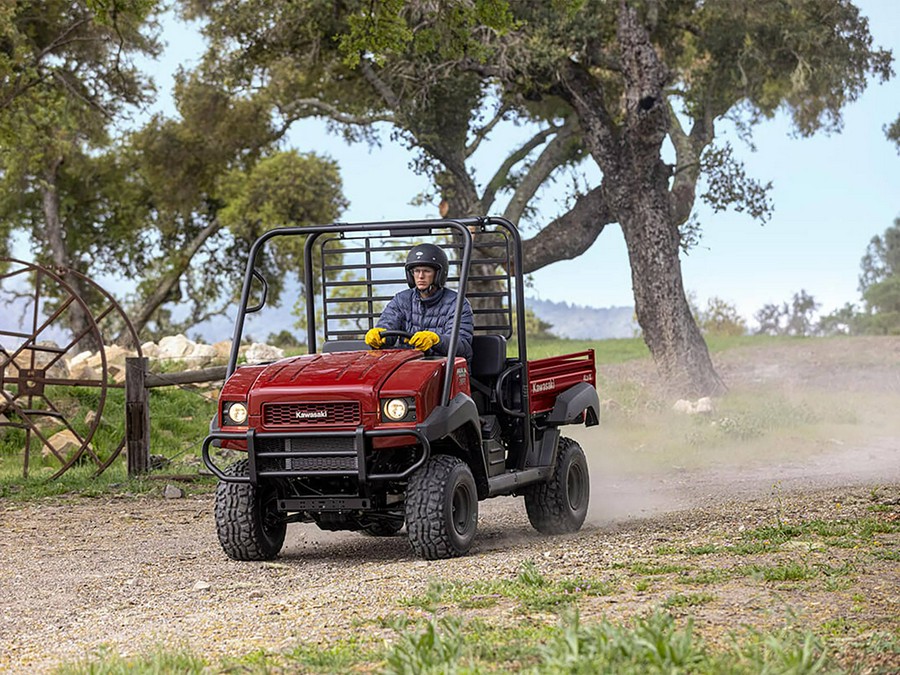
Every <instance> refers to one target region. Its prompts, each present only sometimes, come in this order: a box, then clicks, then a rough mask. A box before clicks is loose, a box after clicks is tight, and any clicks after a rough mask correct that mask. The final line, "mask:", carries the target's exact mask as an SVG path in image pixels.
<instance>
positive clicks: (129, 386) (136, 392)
mask: <svg viewBox="0 0 900 675" xmlns="http://www.w3.org/2000/svg"><path fill="white" fill-rule="evenodd" d="M148 363H149V360H148V359H147V358H146V357H140V358H139V357H136V356H135V357H129V358H126V359H125V448H126V453H127V456H128V475H129V476H138V475H141V474H145V473H147V472H148V471H149V470H150V404H149V401H148V396H147V387H146V386H145V378H146V375H147V366H148Z"/></svg>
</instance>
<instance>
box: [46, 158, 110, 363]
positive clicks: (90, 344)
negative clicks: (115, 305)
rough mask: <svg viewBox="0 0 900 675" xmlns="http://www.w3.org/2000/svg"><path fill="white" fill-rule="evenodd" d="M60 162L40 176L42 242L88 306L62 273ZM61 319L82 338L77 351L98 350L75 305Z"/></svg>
mask: <svg viewBox="0 0 900 675" xmlns="http://www.w3.org/2000/svg"><path fill="white" fill-rule="evenodd" d="M62 162H63V160H62V158H61V157H59V158H56V159H54V160H53V161H52V162H51V164H50V165H49V166H48V167H47V170H46V172H45V173H44V180H43V182H42V183H41V197H42V202H43V210H44V230H45V232H46V237H45V240H46V242H47V244H48V246H49V248H50V259H51V260H52V261H53V264H54V265H56V267H58V268H59V271H60V272H61V273H62V274H63V278H64V280H65V281H66V283H68V284H69V285H70V286H71V287H72V289H73V290H74V291H75V293H76V294H77V295H78V297H80V298H82V299H83V300H84V301H85V302H86V303H88V302H89V300H90V299H89V298H87V297H85V289H84V287H83V284H82V283H81V281H80V279H79V278H78V277H76V276H74V275H68V276H67V275H65V270H67V269H69V268H70V267H72V261H71V256H70V254H69V249H68V247H67V245H66V238H65V234H64V232H63V224H62V219H61V217H60V212H59V167H60V166H62ZM79 271H81V270H79ZM64 317H65V321H66V323H67V324H68V327H69V330H71V331H72V335H73V337H74V336H76V335H82V334H83V335H84V337H83V338H82V339H81V340H80V341H78V342H77V343H76V346H77V350H79V351H80V350H91V351H93V350H96V349H99V348H100V345H98V344H96V340H95V339H94V338H93V335H94V333H93V331H91V330H90V328H89V326H90V324H91V320H90V317H89V315H88V313H87V312H86V311H85V310H84V308H83V307H82V306H81V305H80V304H79V303H77V302H73V303H71V304H70V305H69V307H68V308H67V309H66V311H65V312H64Z"/></svg>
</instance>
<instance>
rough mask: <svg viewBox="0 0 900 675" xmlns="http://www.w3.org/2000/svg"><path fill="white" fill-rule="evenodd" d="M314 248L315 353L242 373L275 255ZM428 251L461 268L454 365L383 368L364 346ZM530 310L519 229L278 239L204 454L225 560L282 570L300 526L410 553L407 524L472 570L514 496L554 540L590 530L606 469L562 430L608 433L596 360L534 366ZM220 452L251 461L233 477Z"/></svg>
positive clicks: (252, 289) (312, 230)
mask: <svg viewBox="0 0 900 675" xmlns="http://www.w3.org/2000/svg"><path fill="white" fill-rule="evenodd" d="M298 238H305V243H304V244H303V250H304V258H303V263H304V269H303V286H304V289H305V293H306V323H307V346H308V351H309V353H308V354H304V355H301V356H292V357H288V358H284V359H281V360H278V361H275V362H274V363H267V364H257V365H238V356H239V346H240V344H241V339H242V336H243V333H244V328H245V321H246V320H247V319H248V315H250V314H253V313H254V312H257V311H259V310H260V309H261V308H262V307H263V306H265V304H266V295H267V289H268V287H269V285H268V283H267V281H266V279H265V276H264V274H263V272H262V268H263V266H264V262H265V260H266V259H267V258H266V257H267V256H269V255H273V252H272V250H267V249H266V246H267V245H269V246H270V247H273V248H275V250H276V251H277V250H279V249H278V246H279V245H281V246H283V247H284V248H283V249H281V250H287V247H288V246H290V245H294V247H295V248H296V244H297V242H298ZM301 241H302V239H301ZM422 241H431V242H433V243H437V244H438V245H440V246H441V247H442V248H443V249H444V250H445V251H447V252H449V258H450V275H449V281H450V282H451V284H450V285H451V286H452V285H453V284H455V285H456V288H457V290H458V292H459V297H458V299H457V303H456V309H455V318H454V330H453V333H452V336H451V338H450V341H449V344H448V352H447V353H448V356H437V357H431V356H425V355H423V353H422V352H420V351H416V350H412V349H381V350H369V349H368V347H367V346H366V344H365V342H364V341H363V339H362V338H363V336H364V335H365V333H366V331H367V330H368V329H369V328H371V327H372V326H374V324H375V322H376V321H377V320H378V317H379V315H380V313H381V311H382V310H383V308H384V305H385V304H386V303H387V301H389V300H390V299H391V297H393V294H394V293H395V292H396V291H397V290H400V289H402V288H406V287H407V282H406V277H405V273H404V261H405V258H406V253H407V252H408V251H409V249H410V248H412V246H414V245H415V244H417V243H420V242H422ZM454 272H455V274H454ZM463 296H465V297H467V298H468V299H469V301H470V303H471V305H472V307H473V313H474V317H475V337H474V339H473V342H472V348H473V356H472V359H471V362H470V363H468V364H467V363H466V360H465V359H463V358H461V357H456V356H455V355H456V353H457V345H458V337H459V332H458V329H459V316H460V312H461V311H462V309H463ZM251 297H252V298H255V300H253V301H252V302H253V303H254V304H252V306H251ZM524 307H525V298H524V285H523V280H522V243H521V239H520V237H519V232H518V230H517V229H516V227H515V226H514V225H513V224H512V223H510V222H509V221H507V220H505V219H503V218H467V219H460V220H434V221H404V222H391V223H364V224H339V223H338V224H332V225H322V226H314V227H302V228H300V227H288V228H281V229H276V230H272V231H270V232H267V233H265V234H264V235H262V236H261V237H260V238H259V239H258V240H257V241H256V242H255V243H254V244H253V247H252V249H251V251H250V258H249V261H248V263H247V271H246V275H245V280H244V287H243V291H242V294H241V303H240V307H239V308H238V316H237V320H236V323H235V329H234V339H233V343H232V351H231V357H230V360H229V364H228V375H229V377H228V379H227V381H226V383H225V386H224V387H223V389H222V393H221V395H220V397H219V410H218V414H217V416H216V418H214V419H213V423H212V424H211V430H210V434H209V436H208V437H207V438H206V439H205V440H204V442H203V459H204V461H205V463H206V465H207V466H208V467H209V469H210V470H211V471H212V472H213V473H214V474H215V475H216V476H217V477H218V478H219V480H220V483H219V486H218V489H217V492H216V504H215V520H216V528H217V530H218V535H219V541H220V542H221V544H222V548H223V549H224V550H225V553H226V554H227V555H228V556H229V557H231V558H234V559H236V560H266V559H271V558H274V557H275V556H276V555H277V554H278V553H279V551H280V550H281V548H282V545H283V543H284V537H285V530H286V526H287V524H288V523H290V522H311V521H312V522H315V523H316V524H317V525H318V526H319V527H320V528H322V529H323V530H361V531H363V532H365V533H367V534H370V535H374V536H390V535H395V534H397V533H398V532H399V531H400V530H401V529H402V528H403V526H404V523H405V525H406V531H407V536H408V538H409V541H410V544H411V545H412V548H413V550H414V551H415V553H416V554H417V555H419V556H422V557H424V558H428V559H435V558H447V557H452V556H458V555H464V554H465V553H466V552H467V551H468V550H469V548H470V547H471V545H472V541H473V539H474V537H475V530H476V526H477V521H478V502H479V501H481V500H484V499H487V498H489V497H496V496H499V495H523V496H524V498H525V508H526V510H527V513H528V518H529V520H530V521H531V524H532V525H533V526H534V527H535V528H536V529H537V530H539V531H540V532H543V533H548V534H558V533H565V532H574V531H576V530H578V529H579V528H580V527H581V525H582V523H583V522H584V518H585V515H586V513H587V507H588V498H589V479H588V466H587V462H586V460H585V456H584V452H583V451H582V449H581V447H579V445H578V444H577V443H576V442H575V441H573V440H571V439H569V438H565V437H562V436H561V435H560V427H562V426H563V425H567V424H586V425H588V426H591V425H595V424H597V423H598V414H599V410H600V406H599V401H598V397H597V391H596V389H595V386H594V385H595V381H596V373H595V367H594V353H593V351H591V350H588V351H584V352H580V353H577V354H568V355H566V356H559V357H552V358H545V359H539V360H535V361H528V360H527V351H526V344H525V315H524ZM513 338H514V339H515V341H516V348H515V349H509V350H508V349H507V347H508V345H507V340H510V339H513ZM320 346H321V349H319V347H320ZM213 447H220V448H230V449H232V450H240V451H244V452H246V455H247V456H246V458H244V459H241V460H240V461H237V462H235V463H233V464H231V465H230V466H229V467H227V468H225V469H222V468H220V467H219V463H220V462H221V459H219V458H218V457H216V456H214V455H215V454H216V452H217V451H215V450H214V449H213Z"/></svg>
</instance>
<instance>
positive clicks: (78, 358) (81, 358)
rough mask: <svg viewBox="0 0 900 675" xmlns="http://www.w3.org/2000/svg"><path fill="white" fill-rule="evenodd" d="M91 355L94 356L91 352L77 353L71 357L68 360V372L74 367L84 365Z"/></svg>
mask: <svg viewBox="0 0 900 675" xmlns="http://www.w3.org/2000/svg"><path fill="white" fill-rule="evenodd" d="M93 355H94V353H93V352H91V351H83V352H79V353H78V354H76V355H75V356H73V357H72V358H71V359H68V365H69V370H72V368H75V367H76V366H80V365H81V364H82V363H85V362H86V361H87V360H88V359H89V358H91V357H92V356H93Z"/></svg>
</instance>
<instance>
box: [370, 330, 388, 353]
mask: <svg viewBox="0 0 900 675" xmlns="http://www.w3.org/2000/svg"><path fill="white" fill-rule="evenodd" d="M383 332H384V328H372V329H370V330H369V332H368V333H366V344H367V345H369V346H370V347H371V348H372V349H381V348H382V347H384V338H383V337H381V334H382V333H383Z"/></svg>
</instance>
